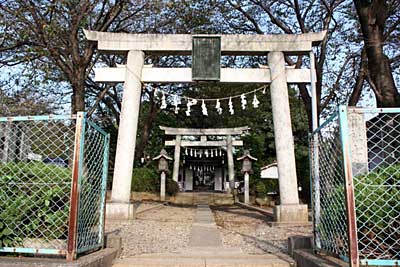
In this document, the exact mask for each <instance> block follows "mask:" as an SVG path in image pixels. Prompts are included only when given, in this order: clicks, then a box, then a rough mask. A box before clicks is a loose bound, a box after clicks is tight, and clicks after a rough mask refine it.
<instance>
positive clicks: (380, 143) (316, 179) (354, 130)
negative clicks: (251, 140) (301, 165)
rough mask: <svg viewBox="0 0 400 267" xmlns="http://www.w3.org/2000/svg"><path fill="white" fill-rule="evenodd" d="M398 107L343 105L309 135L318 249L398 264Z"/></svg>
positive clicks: (355, 262)
mask: <svg viewBox="0 0 400 267" xmlns="http://www.w3.org/2000/svg"><path fill="white" fill-rule="evenodd" d="M399 137H400V108H387V109H360V108H346V107H344V106H340V107H339V109H338V112H337V113H335V114H334V115H332V116H331V117H330V118H329V119H328V120H327V121H326V122H325V123H324V124H322V125H321V126H320V127H319V128H318V129H317V130H316V131H314V132H313V134H312V135H311V138H310V152H311V155H310V158H311V172H312V179H313V181H312V185H313V186H312V187H313V213H314V233H315V235H314V237H315V248H316V250H318V251H323V252H327V253H329V254H334V255H337V256H338V257H341V258H342V259H345V260H348V261H349V262H350V264H351V266H359V265H360V264H361V265H381V266H392V265H399V264H400V139H399Z"/></svg>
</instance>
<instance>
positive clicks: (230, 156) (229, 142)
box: [226, 135, 235, 192]
mask: <svg viewBox="0 0 400 267" xmlns="http://www.w3.org/2000/svg"><path fill="white" fill-rule="evenodd" d="M226 147H227V149H226V153H227V157H228V176H229V190H228V191H230V192H233V189H235V166H234V162H233V145H232V136H231V135H228V136H227V138H226Z"/></svg>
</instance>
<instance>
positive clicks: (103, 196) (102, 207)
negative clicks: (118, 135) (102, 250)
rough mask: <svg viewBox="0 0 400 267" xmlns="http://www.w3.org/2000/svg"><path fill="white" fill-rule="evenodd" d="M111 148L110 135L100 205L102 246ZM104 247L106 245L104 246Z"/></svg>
mask: <svg viewBox="0 0 400 267" xmlns="http://www.w3.org/2000/svg"><path fill="white" fill-rule="evenodd" d="M109 147H110V134H107V135H106V136H105V137H104V153H103V157H104V158H103V174H102V181H101V182H102V184H101V202H100V203H101V204H100V224H99V227H100V229H99V241H100V243H101V244H103V243H104V242H103V241H104V220H105V217H106V216H105V205H106V193H107V176H108V157H109ZM103 246H104V244H103Z"/></svg>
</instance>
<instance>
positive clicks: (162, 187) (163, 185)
mask: <svg viewBox="0 0 400 267" xmlns="http://www.w3.org/2000/svg"><path fill="white" fill-rule="evenodd" d="M165 179H166V175H165V172H162V173H161V182H160V200H161V201H165Z"/></svg>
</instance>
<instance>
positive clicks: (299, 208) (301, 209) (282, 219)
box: [274, 204, 308, 223]
mask: <svg viewBox="0 0 400 267" xmlns="http://www.w3.org/2000/svg"><path fill="white" fill-rule="evenodd" d="M274 220H275V222H279V223H299V222H304V223H307V222H308V208H307V205H300V204H292V205H277V206H275V207H274Z"/></svg>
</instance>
